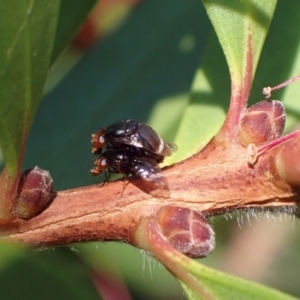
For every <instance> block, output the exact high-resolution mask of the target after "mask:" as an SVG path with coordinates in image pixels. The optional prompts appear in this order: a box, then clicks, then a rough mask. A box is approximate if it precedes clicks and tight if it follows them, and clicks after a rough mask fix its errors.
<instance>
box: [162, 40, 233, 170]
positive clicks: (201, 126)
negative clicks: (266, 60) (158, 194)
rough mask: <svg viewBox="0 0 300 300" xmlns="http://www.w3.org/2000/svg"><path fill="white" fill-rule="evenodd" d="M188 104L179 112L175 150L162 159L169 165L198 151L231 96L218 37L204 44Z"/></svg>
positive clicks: (215, 127) (213, 130) (217, 124)
mask: <svg viewBox="0 0 300 300" xmlns="http://www.w3.org/2000/svg"><path fill="white" fill-rule="evenodd" d="M188 97H189V99H188V101H187V102H188V103H187V104H186V106H185V108H184V110H182V111H181V114H182V116H181V122H180V126H179V129H178V131H177V135H176V138H175V143H176V144H177V145H178V146H179V147H178V151H177V152H175V153H174V154H173V155H172V156H171V157H170V158H167V159H165V163H166V164H167V165H168V164H170V163H174V162H177V161H180V160H182V159H185V158H188V157H190V156H191V155H192V154H194V153H196V152H198V151H199V150H200V149H201V148H202V147H203V146H204V145H206V144H207V143H208V142H209V140H210V139H211V138H212V137H213V136H214V135H215V134H216V133H217V132H218V130H219V129H220V127H221V126H222V123H223V121H224V119H225V116H226V111H227V106H228V102H229V97H230V78H229V72H228V67H227V65H226V61H225V58H224V55H223V53H222V49H221V47H220V44H219V43H218V40H217V37H216V36H215V35H213V36H212V38H211V39H210V41H209V43H208V44H207V49H206V56H205V59H204V61H203V63H202V66H201V68H199V69H198V70H197V73H196V76H195V78H194V82H193V84H192V89H191V92H190V95H189V96H187V98H188Z"/></svg>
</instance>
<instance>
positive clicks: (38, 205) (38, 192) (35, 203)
mask: <svg viewBox="0 0 300 300" xmlns="http://www.w3.org/2000/svg"><path fill="white" fill-rule="evenodd" d="M52 198H53V180H52V177H51V175H50V173H49V172H48V171H45V170H42V169H40V168H39V167H34V168H33V169H29V170H26V171H24V172H23V173H22V175H21V178H20V182H19V188H18V199H17V205H16V208H15V213H16V214H17V216H18V217H19V218H21V219H30V218H32V217H34V216H36V215H37V214H38V213H39V212H40V211H42V210H43V209H44V208H45V207H46V206H47V205H48V204H49V202H50V201H51V200H52Z"/></svg>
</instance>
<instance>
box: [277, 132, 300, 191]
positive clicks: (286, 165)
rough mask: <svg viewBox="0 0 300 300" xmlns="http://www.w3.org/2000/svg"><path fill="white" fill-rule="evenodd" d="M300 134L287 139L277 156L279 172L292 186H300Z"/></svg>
mask: <svg viewBox="0 0 300 300" xmlns="http://www.w3.org/2000/svg"><path fill="white" fill-rule="evenodd" d="M299 156H300V136H296V137H295V138H293V139H290V140H289V141H286V142H285V143H284V144H283V145H282V146H281V149H280V150H279V152H278V153H277V155H276V157H275V162H276V168H277V172H278V174H279V175H280V177H281V178H282V179H283V180H284V181H285V182H286V183H288V184H290V185H292V186H297V187H300V160H299Z"/></svg>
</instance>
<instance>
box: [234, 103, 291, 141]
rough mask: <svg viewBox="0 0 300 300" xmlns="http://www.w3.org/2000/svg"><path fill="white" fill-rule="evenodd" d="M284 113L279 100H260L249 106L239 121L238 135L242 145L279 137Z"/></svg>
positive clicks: (282, 126) (284, 117)
mask: <svg viewBox="0 0 300 300" xmlns="http://www.w3.org/2000/svg"><path fill="white" fill-rule="evenodd" d="M285 119H286V114H285V110H284V107H283V105H282V103H281V102H280V101H277V100H271V101H266V100H264V101H260V102H258V103H256V104H254V105H253V106H251V107H249V108H248V109H247V111H246V113H245V115H244V116H243V118H242V120H241V122H240V128H239V132H238V136H239V138H240V141H241V143H242V144H243V145H244V146H248V145H249V144H255V145H256V146H259V145H263V144H265V143H267V142H270V141H273V140H275V139H277V138H279V137H280V136H281V134H282V132H283V129H284V125H285Z"/></svg>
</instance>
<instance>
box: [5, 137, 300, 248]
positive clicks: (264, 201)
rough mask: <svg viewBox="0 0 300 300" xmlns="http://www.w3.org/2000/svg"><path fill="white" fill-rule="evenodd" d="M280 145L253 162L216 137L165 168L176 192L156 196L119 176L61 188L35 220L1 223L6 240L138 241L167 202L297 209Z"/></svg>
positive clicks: (213, 208) (215, 208)
mask: <svg viewBox="0 0 300 300" xmlns="http://www.w3.org/2000/svg"><path fill="white" fill-rule="evenodd" d="M280 147H281V144H280V145H276V146H275V147H273V148H271V149H268V150H267V151H265V152H264V153H263V154H262V155H261V156H259V157H258V160H257V162H256V164H255V165H254V166H249V164H248V152H247V149H246V148H245V147H242V146H241V145H239V144H238V143H232V144H230V143H228V142H227V143H222V142H220V141H217V139H215V138H214V139H212V140H211V142H210V143H209V144H208V145H207V146H206V147H205V148H204V149H203V150H202V151H201V152H200V153H198V154H196V155H194V156H193V157H191V158H189V159H187V160H185V161H183V162H180V163H177V164H175V165H173V166H170V167H167V168H165V169H164V174H165V176H166V178H167V180H168V182H169V186H170V191H171V196H170V197H169V198H156V197H153V196H151V195H148V194H146V193H144V192H142V191H141V190H139V189H138V188H137V187H135V186H134V185H132V184H127V185H126V187H125V190H124V192H123V195H122V196H121V194H122V191H123V189H124V181H122V180H117V181H115V182H110V183H108V184H106V185H105V186H103V187H101V185H92V186H87V187H81V188H76V189H72V190H67V191H61V192H57V195H56V197H55V199H54V201H53V202H52V203H51V205H50V206H49V207H48V208H47V209H46V210H45V211H43V212H42V213H41V214H40V215H38V216H36V217H34V218H32V219H30V220H27V221H26V220H21V219H13V220H10V221H9V222H3V223H1V224H0V230H1V231H2V232H3V234H4V236H3V237H2V239H5V240H10V241H16V242H22V243H25V244H27V245H30V246H35V247H50V246H51V247H52V246H60V245H65V244H69V243H75V242H84V241H94V240H103V241H108V240H115V241H122V242H126V243H130V244H132V245H134V246H138V245H137V243H136V240H135V231H136V228H137V226H138V224H139V223H140V222H141V221H142V220H143V219H144V218H146V217H150V216H153V215H156V213H157V212H158V210H159V209H160V208H162V207H163V206H166V205H177V206H180V207H187V208H190V209H192V210H196V211H200V212H202V213H204V214H205V215H206V216H212V215H216V214H220V213H223V212H229V211H232V210H237V209H248V208H267V207H271V208H280V207H286V206H290V207H291V210H293V209H296V203H297V201H299V193H298V189H297V188H293V187H291V186H290V185H289V184H287V183H286V182H284V181H283V180H282V179H281V178H280V176H279V175H278V174H277V171H276V168H275V156H276V153H277V152H278V151H279V150H280Z"/></svg>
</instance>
